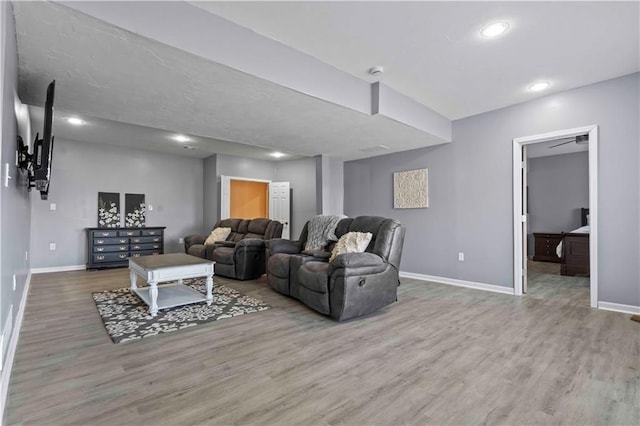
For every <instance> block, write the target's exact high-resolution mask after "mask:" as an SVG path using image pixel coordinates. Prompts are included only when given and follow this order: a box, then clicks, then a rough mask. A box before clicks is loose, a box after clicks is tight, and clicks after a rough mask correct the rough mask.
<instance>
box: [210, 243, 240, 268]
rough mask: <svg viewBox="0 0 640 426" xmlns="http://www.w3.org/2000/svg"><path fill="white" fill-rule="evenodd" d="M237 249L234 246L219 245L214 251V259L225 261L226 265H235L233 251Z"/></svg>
mask: <svg viewBox="0 0 640 426" xmlns="http://www.w3.org/2000/svg"><path fill="white" fill-rule="evenodd" d="M234 252H235V249H234V248H232V247H218V248H217V249H215V250H214V251H213V256H212V257H213V259H212V260H214V261H216V262H220V263H224V264H225V265H233V253H234Z"/></svg>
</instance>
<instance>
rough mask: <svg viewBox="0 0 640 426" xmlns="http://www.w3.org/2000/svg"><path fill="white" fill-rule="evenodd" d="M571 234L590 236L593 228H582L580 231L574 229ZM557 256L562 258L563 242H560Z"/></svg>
mask: <svg viewBox="0 0 640 426" xmlns="http://www.w3.org/2000/svg"><path fill="white" fill-rule="evenodd" d="M569 233H570V234H590V233H591V227H590V226H589V225H587V226H581V227H580V228H578V229H574V230H573V231H571V232H569ZM556 254H557V255H558V257H560V258H562V241H560V244H558V245H557V247H556Z"/></svg>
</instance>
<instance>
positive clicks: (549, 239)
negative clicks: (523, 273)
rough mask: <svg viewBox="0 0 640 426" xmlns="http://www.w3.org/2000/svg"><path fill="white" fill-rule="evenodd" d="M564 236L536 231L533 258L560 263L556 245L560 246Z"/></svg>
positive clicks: (537, 260)
mask: <svg viewBox="0 0 640 426" xmlns="http://www.w3.org/2000/svg"><path fill="white" fill-rule="evenodd" d="M562 238H563V235H562V234H543V233H534V234H533V239H534V242H535V245H534V252H533V260H535V261H536V262H555V263H560V261H561V259H560V258H559V257H558V255H557V254H556V247H558V244H560V241H562Z"/></svg>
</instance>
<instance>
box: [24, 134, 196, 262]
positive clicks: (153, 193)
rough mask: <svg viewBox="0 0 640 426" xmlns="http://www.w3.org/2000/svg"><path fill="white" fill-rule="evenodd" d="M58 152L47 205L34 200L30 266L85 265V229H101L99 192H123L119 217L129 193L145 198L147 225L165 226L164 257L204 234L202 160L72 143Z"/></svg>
mask: <svg viewBox="0 0 640 426" xmlns="http://www.w3.org/2000/svg"><path fill="white" fill-rule="evenodd" d="M55 148H56V152H55V156H54V161H53V171H52V181H51V189H50V192H49V200H48V201H41V200H40V199H39V198H38V197H37V196H36V195H35V194H34V195H33V196H32V198H33V201H32V204H33V205H32V216H31V222H32V234H31V235H32V238H31V251H32V253H33V254H32V264H31V266H32V267H34V268H44V267H53V266H68V265H82V264H85V263H86V261H87V258H86V257H87V254H86V247H87V242H86V234H85V230H84V229H85V228H86V227H95V226H97V219H96V210H97V205H98V192H119V193H120V207H121V209H122V210H121V212H122V211H123V210H124V194H125V193H134V194H145V195H146V202H147V204H151V205H152V206H153V211H148V212H147V215H146V219H147V226H166V227H167V229H166V230H165V253H173V252H182V251H183V250H184V248H183V246H182V245H181V244H179V243H178V238H180V237H183V236H185V235H187V234H192V233H197V232H199V231H200V230H201V229H202V212H203V205H202V194H203V187H202V185H203V180H204V179H203V165H202V163H203V161H202V160H200V159H195V158H188V157H180V156H174V155H167V154H160V153H155V152H149V151H142V150H135V149H129V148H121V147H116V146H101V145H96V144H89V143H82V142H73V141H68V140H56V147H55ZM50 203H56V205H57V209H56V210H55V211H51V210H49V205H50ZM50 242H55V243H56V244H57V250H56V251H49V243H50Z"/></svg>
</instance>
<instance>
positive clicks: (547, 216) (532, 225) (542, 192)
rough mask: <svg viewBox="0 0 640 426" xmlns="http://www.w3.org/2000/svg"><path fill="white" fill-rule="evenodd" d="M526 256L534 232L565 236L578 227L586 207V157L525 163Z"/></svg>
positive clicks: (565, 156) (556, 157) (579, 154)
mask: <svg viewBox="0 0 640 426" xmlns="http://www.w3.org/2000/svg"><path fill="white" fill-rule="evenodd" d="M528 170H529V174H528V180H527V182H528V186H529V232H530V234H529V254H530V255H533V235H532V234H533V233H534V232H555V233H557V232H568V231H571V230H573V229H576V228H578V227H580V226H581V222H580V220H581V216H580V209H581V208H582V207H589V153H588V152H587V151H583V152H575V153H572V154H562V155H552V156H548V157H537V158H531V159H529V165H528Z"/></svg>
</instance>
